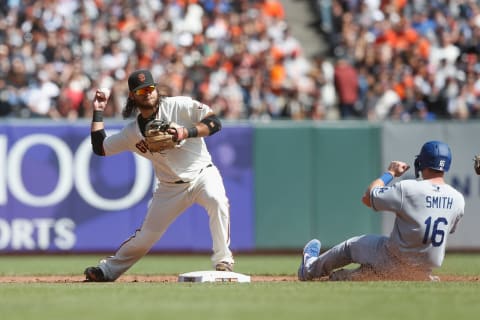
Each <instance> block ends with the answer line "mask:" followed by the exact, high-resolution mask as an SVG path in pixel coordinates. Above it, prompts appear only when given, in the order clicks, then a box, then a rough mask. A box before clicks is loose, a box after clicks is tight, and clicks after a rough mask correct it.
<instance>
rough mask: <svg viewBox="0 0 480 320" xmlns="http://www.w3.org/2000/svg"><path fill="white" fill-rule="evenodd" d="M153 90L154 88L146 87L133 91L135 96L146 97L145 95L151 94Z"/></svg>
mask: <svg viewBox="0 0 480 320" xmlns="http://www.w3.org/2000/svg"><path fill="white" fill-rule="evenodd" d="M153 90H155V86H148V87H145V88H140V89H137V90H135V91H134V93H135V95H136V96H143V95H146V94H147V93H151V92H152V91H153Z"/></svg>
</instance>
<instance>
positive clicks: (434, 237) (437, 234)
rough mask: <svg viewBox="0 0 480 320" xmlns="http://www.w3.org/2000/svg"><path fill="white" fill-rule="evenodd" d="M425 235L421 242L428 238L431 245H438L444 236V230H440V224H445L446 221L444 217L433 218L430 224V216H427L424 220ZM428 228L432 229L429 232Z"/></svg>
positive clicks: (425, 241) (446, 223)
mask: <svg viewBox="0 0 480 320" xmlns="http://www.w3.org/2000/svg"><path fill="white" fill-rule="evenodd" d="M425 225H426V227H425V235H424V236H423V243H424V244H426V243H428V239H429V238H430V241H431V242H432V246H434V247H439V246H441V245H442V243H443V240H444V238H445V230H442V226H447V225H448V221H447V219H445V218H444V217H439V218H437V219H435V221H434V222H433V226H432V217H428V218H427V220H425ZM430 230H431V231H432V232H431V233H430Z"/></svg>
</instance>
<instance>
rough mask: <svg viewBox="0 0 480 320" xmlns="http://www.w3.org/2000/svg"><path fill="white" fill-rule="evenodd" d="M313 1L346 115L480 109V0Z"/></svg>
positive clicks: (418, 115) (431, 114) (427, 116)
mask: <svg viewBox="0 0 480 320" xmlns="http://www.w3.org/2000/svg"><path fill="white" fill-rule="evenodd" d="M312 1H313V5H314V9H315V12H316V14H317V16H318V18H319V23H318V27H319V28H320V30H321V32H322V33H323V34H324V35H325V37H326V39H327V41H328V42H329V43H330V55H331V56H332V57H333V58H334V60H333V61H335V62H334V63H335V66H334V70H335V71H334V73H335V82H336V84H335V86H336V91H337V93H338V98H339V100H338V107H339V111H340V114H341V117H342V118H349V117H350V118H366V119H369V120H372V121H375V120H377V121H378V120H380V121H381V120H384V119H398V120H402V121H409V120H411V119H418V120H425V121H432V120H435V119H472V118H478V117H479V116H480V77H479V75H480V61H479V54H480V9H479V8H480V7H479V4H480V1H478V0H456V1H454V0H312Z"/></svg>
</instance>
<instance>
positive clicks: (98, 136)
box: [90, 89, 110, 156]
mask: <svg viewBox="0 0 480 320" xmlns="http://www.w3.org/2000/svg"><path fill="white" fill-rule="evenodd" d="M109 97H110V91H109V90H106V89H97V91H96V92H95V97H94V98H93V103H92V106H93V118H92V125H91V127H90V138H91V142H92V149H93V152H94V153H95V154H97V155H99V156H105V149H104V148H103V140H105V137H106V136H107V135H106V133H105V125H104V123H103V111H104V110H105V107H106V106H107V102H108V98H109Z"/></svg>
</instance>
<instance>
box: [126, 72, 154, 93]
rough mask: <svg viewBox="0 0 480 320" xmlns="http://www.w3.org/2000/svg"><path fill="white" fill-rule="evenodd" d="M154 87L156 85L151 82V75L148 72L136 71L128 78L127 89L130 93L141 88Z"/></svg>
mask: <svg viewBox="0 0 480 320" xmlns="http://www.w3.org/2000/svg"><path fill="white" fill-rule="evenodd" d="M155 85H157V84H156V83H155V81H153V77H152V74H151V73H150V71H148V70H145V69H141V70H137V71H134V72H132V73H131V74H130V76H128V89H129V90H130V91H132V92H133V91H135V90H138V89H141V88H145V87H149V86H155Z"/></svg>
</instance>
